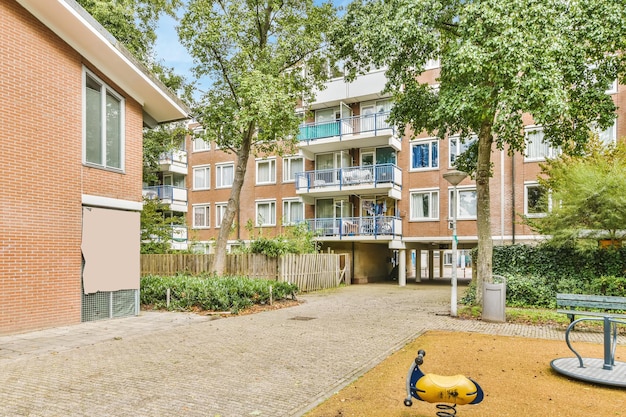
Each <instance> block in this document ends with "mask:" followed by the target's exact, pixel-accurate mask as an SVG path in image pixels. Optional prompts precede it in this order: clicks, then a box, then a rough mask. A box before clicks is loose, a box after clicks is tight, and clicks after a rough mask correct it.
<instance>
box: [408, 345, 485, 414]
mask: <svg viewBox="0 0 626 417" xmlns="http://www.w3.org/2000/svg"><path fill="white" fill-rule="evenodd" d="M425 355H426V352H424V351H423V350H421V349H420V350H419V351H418V352H417V357H416V358H415V361H414V363H413V364H412V365H411V367H410V368H409V374H408V375H407V377H406V394H407V397H406V399H405V400H404V405H406V406H407V407H410V406H412V405H413V400H412V399H411V398H417V399H418V400H420V401H426V402H428V403H443V404H437V409H438V410H440V411H437V416H438V417H453V416H455V415H456V406H457V405H465V404H478V403H479V402H481V401H482V400H483V397H484V393H483V390H482V388H480V385H478V384H477V383H476V382H475V381H473V380H472V379H470V378H468V377H466V376H464V375H453V376H442V375H436V374H424V373H423V372H422V370H421V369H420V365H422V364H423V363H424V356H425ZM448 404H452V405H448Z"/></svg>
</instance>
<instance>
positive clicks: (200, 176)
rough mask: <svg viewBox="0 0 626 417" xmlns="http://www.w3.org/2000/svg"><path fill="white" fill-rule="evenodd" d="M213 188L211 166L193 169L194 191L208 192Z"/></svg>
mask: <svg viewBox="0 0 626 417" xmlns="http://www.w3.org/2000/svg"><path fill="white" fill-rule="evenodd" d="M209 188H211V166H210V165H206V166H201V167H194V169H193V189H194V190H208V189H209Z"/></svg>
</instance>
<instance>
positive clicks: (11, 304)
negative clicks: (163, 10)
mask: <svg viewBox="0 0 626 417" xmlns="http://www.w3.org/2000/svg"><path fill="white" fill-rule="evenodd" d="M84 66H85V67H87V68H90V69H91V70H92V71H94V73H96V74H98V72H97V68H94V67H93V66H92V65H90V63H89V62H87V61H86V59H85V58H84V57H83V56H81V55H80V54H79V53H77V52H76V51H75V50H74V49H73V48H72V47H70V46H69V45H68V44H67V43H66V42H64V41H63V40H62V39H61V38H59V37H58V36H57V35H56V34H55V33H54V32H53V31H51V30H50V29H49V28H48V27H47V26H45V25H44V24H43V23H41V22H40V21H39V20H38V19H36V18H35V17H34V16H33V15H31V14H30V13H29V12H28V11H27V10H26V9H24V8H23V7H22V6H20V5H19V4H17V3H16V2H15V1H12V0H11V1H3V2H2V3H0V104H1V108H2V111H1V112H0V143H1V145H2V146H1V147H2V154H1V155H0V164H1V165H2V167H3V181H2V183H3V185H2V187H0V199H1V200H2V216H0V230H1V231H2V232H0V293H1V294H2V303H0V334H10V333H17V332H24V331H28V330H33V329H40V328H46V327H53V326H59V325H67V324H73V323H78V322H80V321H81V293H82V291H81V273H82V272H81V270H82V266H81V265H82V260H81V232H82V205H81V197H82V195H84V194H89V195H95V196H103V197H110V198H116V199H122V200H128V201H135V202H140V201H141V176H142V149H141V147H142V117H143V116H142V108H141V106H140V105H139V104H138V103H137V102H136V101H134V100H133V99H132V98H130V97H127V96H126V97H125V121H126V126H125V172H124V173H117V172H112V171H106V170H103V169H97V168H92V167H87V166H83V164H82V137H83V134H82V125H83V122H82V108H83V104H82V102H83V99H82V94H83V93H82V89H83V67H84ZM98 75H99V76H100V77H102V76H101V74H98ZM102 78H103V80H104V81H105V82H107V83H109V86H110V87H112V88H114V89H116V86H115V85H114V84H113V83H111V82H110V81H109V80H107V79H106V78H104V77H102ZM116 91H117V92H118V93H119V94H121V95H122V96H125V93H124V92H123V91H120V90H119V89H116Z"/></svg>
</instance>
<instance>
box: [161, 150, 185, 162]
mask: <svg viewBox="0 0 626 417" xmlns="http://www.w3.org/2000/svg"><path fill="white" fill-rule="evenodd" d="M159 163H161V164H164V165H171V164H178V165H181V166H187V151H182V150H180V149H177V150H173V151H169V152H164V153H162V154H161V155H159Z"/></svg>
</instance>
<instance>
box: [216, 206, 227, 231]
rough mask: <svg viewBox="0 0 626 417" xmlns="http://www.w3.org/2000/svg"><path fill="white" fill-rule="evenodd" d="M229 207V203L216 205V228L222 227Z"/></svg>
mask: <svg viewBox="0 0 626 417" xmlns="http://www.w3.org/2000/svg"><path fill="white" fill-rule="evenodd" d="M227 205H228V203H215V227H221V226H222V219H224V214H225V213H226V206H227Z"/></svg>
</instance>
